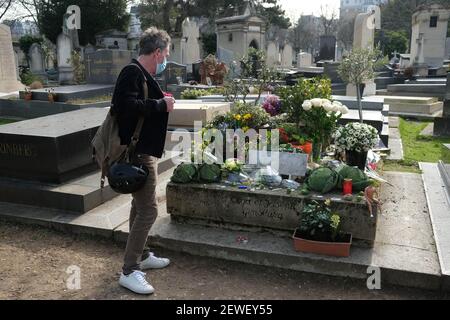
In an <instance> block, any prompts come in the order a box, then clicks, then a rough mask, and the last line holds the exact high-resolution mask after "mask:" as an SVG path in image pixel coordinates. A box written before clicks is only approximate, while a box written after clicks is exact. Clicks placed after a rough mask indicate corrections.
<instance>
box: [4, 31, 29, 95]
mask: <svg viewBox="0 0 450 320" xmlns="http://www.w3.org/2000/svg"><path fill="white" fill-rule="evenodd" d="M17 76H18V75H17V69H16V63H15V57H14V50H13V45H12V39H11V29H10V28H9V27H8V26H6V25H4V24H0V92H2V93H9V92H14V91H17V90H21V89H23V88H24V85H22V84H21V83H20V82H19V81H17Z"/></svg>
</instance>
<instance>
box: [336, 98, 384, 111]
mask: <svg viewBox="0 0 450 320" xmlns="http://www.w3.org/2000/svg"><path fill="white" fill-rule="evenodd" d="M332 99H333V100H336V101H339V102H341V103H343V104H345V105H346V106H347V107H348V108H349V109H358V101H357V99H356V97H349V96H338V95H334V96H333V97H332ZM361 102H362V107H363V110H372V111H382V110H383V108H384V99H383V98H380V97H377V96H369V97H364V99H363V100H362V101H361Z"/></svg>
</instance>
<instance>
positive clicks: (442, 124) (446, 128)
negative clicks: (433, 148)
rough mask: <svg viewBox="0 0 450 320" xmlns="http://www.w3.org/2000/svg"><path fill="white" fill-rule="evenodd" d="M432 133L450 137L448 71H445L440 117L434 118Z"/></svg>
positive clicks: (449, 81) (449, 86) (449, 78)
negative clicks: (442, 105) (444, 92)
mask: <svg viewBox="0 0 450 320" xmlns="http://www.w3.org/2000/svg"><path fill="white" fill-rule="evenodd" d="M434 135H435V136H446V137H450V73H447V87H446V95H445V100H444V111H443V113H442V117H438V118H435V120H434Z"/></svg>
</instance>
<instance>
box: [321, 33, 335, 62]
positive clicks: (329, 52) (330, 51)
mask: <svg viewBox="0 0 450 320" xmlns="http://www.w3.org/2000/svg"><path fill="white" fill-rule="evenodd" d="M335 55H336V37H335V36H321V37H320V51H319V60H333V61H334V58H335Z"/></svg>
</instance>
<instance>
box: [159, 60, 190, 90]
mask: <svg viewBox="0 0 450 320" xmlns="http://www.w3.org/2000/svg"><path fill="white" fill-rule="evenodd" d="M158 78H159V79H158V80H159V83H160V84H162V85H161V88H162V89H163V90H164V91H168V85H171V84H172V85H173V84H183V83H184V84H185V83H186V81H187V69H186V66H185V65H183V64H179V63H176V62H172V61H171V62H168V63H167V66H166V70H164V72H163V73H162V74H161V75H160V76H159V77H158ZM179 80H181V82H180V81H179ZM178 91H179V90H175V92H178ZM172 93H173V92H172Z"/></svg>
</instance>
